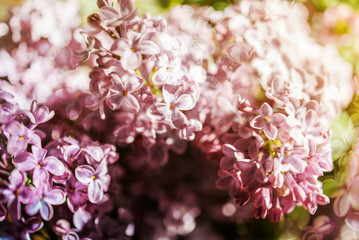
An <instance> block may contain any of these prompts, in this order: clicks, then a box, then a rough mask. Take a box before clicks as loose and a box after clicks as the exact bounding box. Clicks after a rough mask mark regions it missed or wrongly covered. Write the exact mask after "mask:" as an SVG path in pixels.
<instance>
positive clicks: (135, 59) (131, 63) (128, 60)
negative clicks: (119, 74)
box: [121, 49, 142, 70]
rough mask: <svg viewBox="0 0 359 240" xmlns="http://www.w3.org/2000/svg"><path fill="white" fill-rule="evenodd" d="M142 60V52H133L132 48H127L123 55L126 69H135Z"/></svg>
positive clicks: (122, 63)
mask: <svg viewBox="0 0 359 240" xmlns="http://www.w3.org/2000/svg"><path fill="white" fill-rule="evenodd" d="M141 62H142V56H141V54H140V53H136V52H132V51H131V50H130V49H128V50H126V51H125V52H124V54H123V55H122V56H121V65H122V67H123V68H124V69H126V70H135V69H136V68H138V67H139V66H140V64H141Z"/></svg>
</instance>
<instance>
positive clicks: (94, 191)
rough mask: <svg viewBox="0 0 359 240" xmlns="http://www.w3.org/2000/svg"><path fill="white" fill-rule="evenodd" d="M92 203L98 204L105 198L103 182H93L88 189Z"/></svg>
mask: <svg viewBox="0 0 359 240" xmlns="http://www.w3.org/2000/svg"><path fill="white" fill-rule="evenodd" d="M87 194H88V197H89V200H90V202H92V203H98V202H99V201H101V200H102V198H103V183H102V181H101V180H94V181H92V182H91V183H90V184H89V186H88V189H87Z"/></svg>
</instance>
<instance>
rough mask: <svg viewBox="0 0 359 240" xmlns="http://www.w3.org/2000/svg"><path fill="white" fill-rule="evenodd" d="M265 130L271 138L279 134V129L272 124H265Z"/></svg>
mask: <svg viewBox="0 0 359 240" xmlns="http://www.w3.org/2000/svg"><path fill="white" fill-rule="evenodd" d="M263 131H264V133H265V135H266V136H267V137H268V138H269V139H270V140H274V139H275V138H276V137H277V134H278V129H277V128H276V127H275V126H273V125H272V124H265V125H264V127H263Z"/></svg>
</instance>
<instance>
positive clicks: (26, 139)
mask: <svg viewBox="0 0 359 240" xmlns="http://www.w3.org/2000/svg"><path fill="white" fill-rule="evenodd" d="M3 130H4V133H5V134H6V135H7V136H8V144H7V148H8V151H9V153H10V154H14V155H15V154H16V153H18V152H20V151H23V150H25V149H26V148H27V145H28V144H29V143H31V144H34V145H36V146H40V145H41V139H40V137H39V135H37V134H36V133H34V131H32V130H30V129H28V128H27V127H25V126H24V125H23V124H21V123H19V122H11V123H10V124H8V125H7V126H6V127H5V129H3Z"/></svg>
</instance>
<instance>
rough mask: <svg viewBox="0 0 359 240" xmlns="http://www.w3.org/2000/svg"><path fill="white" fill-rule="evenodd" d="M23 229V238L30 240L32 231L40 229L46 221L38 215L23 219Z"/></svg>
mask: <svg viewBox="0 0 359 240" xmlns="http://www.w3.org/2000/svg"><path fill="white" fill-rule="evenodd" d="M22 224H23V226H22V228H23V230H22V231H21V239H24V240H25V239H26V240H30V239H31V236H30V234H31V233H34V232H37V231H39V230H40V229H41V228H42V227H43V226H44V223H43V222H42V221H41V219H39V218H36V217H31V218H28V219H26V220H24V219H23V223H22Z"/></svg>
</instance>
